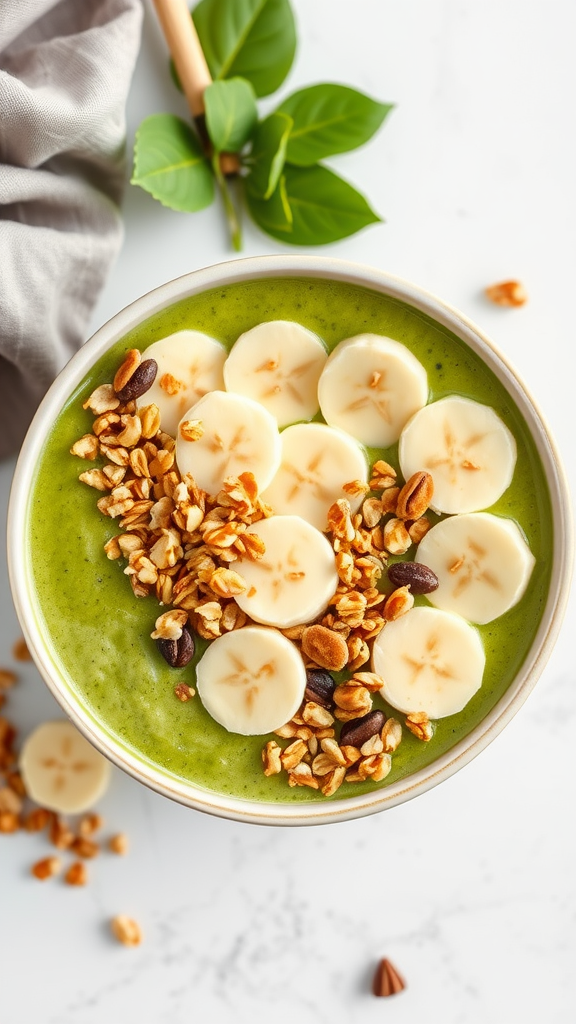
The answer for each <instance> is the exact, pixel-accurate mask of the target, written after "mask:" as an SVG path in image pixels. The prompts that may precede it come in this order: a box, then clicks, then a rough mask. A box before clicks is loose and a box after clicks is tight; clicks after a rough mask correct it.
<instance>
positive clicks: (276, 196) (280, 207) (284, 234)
mask: <svg viewBox="0 0 576 1024" xmlns="http://www.w3.org/2000/svg"><path fill="white" fill-rule="evenodd" d="M246 203H247V206H248V209H249V211H250V214H251V216H252V220H254V221H255V222H256V224H258V226H259V227H260V228H262V230H263V231H265V232H266V234H268V235H272V237H273V238H279V239H280V240H281V241H283V242H291V241H292V239H291V238H290V237H288V236H289V235H290V234H291V232H292V210H291V209H290V204H289V202H288V196H287V194H286V178H285V177H284V175H281V177H280V180H279V182H278V185H277V187H276V189H275V190H274V193H273V195H272V196H271V197H270V199H262V198H261V197H260V196H258V195H256V193H255V192H251V191H250V190H249V189H246Z"/></svg>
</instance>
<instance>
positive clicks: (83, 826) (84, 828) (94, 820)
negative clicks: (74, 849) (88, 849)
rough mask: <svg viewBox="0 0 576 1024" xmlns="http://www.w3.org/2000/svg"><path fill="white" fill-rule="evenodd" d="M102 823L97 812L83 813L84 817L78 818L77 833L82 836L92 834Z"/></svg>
mask: <svg viewBox="0 0 576 1024" xmlns="http://www.w3.org/2000/svg"><path fill="white" fill-rule="evenodd" d="M103 824H104V822H103V821H102V818H101V817H100V815H99V814H94V813H92V814H85V815H84V817H83V818H81V819H80V822H79V825H78V833H79V835H81V836H84V837H86V836H92V835H94V833H95V832H98V830H99V829H101V828H102V825H103Z"/></svg>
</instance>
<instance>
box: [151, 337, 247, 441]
mask: <svg viewBox="0 0 576 1024" xmlns="http://www.w3.org/2000/svg"><path fill="white" fill-rule="evenodd" d="M227 355H228V353H227V352H226V349H225V348H224V345H222V344H221V343H220V342H219V341H216V339H215V338H211V337H210V336H209V335H208V334H203V333H202V332H201V331H177V332H176V334H169V335H168V337H166V338H161V339H160V341H155V342H154V343H153V344H152V345H149V346H148V348H147V349H146V351H145V353H144V358H145V359H155V360H156V362H157V363H158V373H157V374H156V379H155V381H154V383H153V384H152V387H151V388H149V389H148V391H146V392H145V394H143V395H142V397H141V398H139V399H138V401H137V403H136V404H137V405H138V406H139V407H142V406H145V405H150V404H151V403H152V402H153V403H154V405H157V406H158V408H159V410H160V426H161V427H162V430H164V431H166V433H167V434H172V436H173V437H176V430H177V428H178V423H179V422H180V420H181V419H182V417H183V415H184V413H185V412H186V410H187V409H189V408H190V406H191V405H194V404H195V402H197V401H198V399H199V398H202V396H203V395H206V394H207V393H208V392H209V391H216V390H223V389H224V377H223V374H222V368H223V366H224V362H225V360H226V356H227Z"/></svg>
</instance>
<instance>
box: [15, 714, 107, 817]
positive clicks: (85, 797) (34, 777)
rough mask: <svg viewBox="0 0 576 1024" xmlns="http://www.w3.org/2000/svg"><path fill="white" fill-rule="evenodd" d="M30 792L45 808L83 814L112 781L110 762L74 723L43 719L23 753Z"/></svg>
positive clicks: (22, 767)
mask: <svg viewBox="0 0 576 1024" xmlns="http://www.w3.org/2000/svg"><path fill="white" fill-rule="evenodd" d="M20 771H21V772H22V778H23V780H24V785H25V786H26V791H27V793H28V794H29V796H31V797H32V799H33V800H34V801H35V802H36V803H37V804H40V806H41V807H47V808H48V810H49V811H57V812H58V813H59V814H80V813H81V812H82V811H87V810H89V809H90V808H91V807H93V806H94V804H95V803H97V801H98V800H99V799H100V797H101V796H102V795H103V794H104V792H105V790H106V787H107V786H108V783H109V781H110V773H111V769H110V763H109V762H108V761H107V760H106V758H105V757H102V754H99V753H98V751H97V750H95V749H94V747H93V746H92V744H91V743H88V740H85V739H84V737H83V736H82V735H81V733H79V732H78V729H76V727H75V726H74V725H72V723H71V722H66V721H56V722H43V723H42V725H39V726H38V727H37V728H36V729H35V730H34V732H32V733H30V735H29V736H28V738H27V739H26V741H25V743H24V746H23V747H22V752H21V754H20Z"/></svg>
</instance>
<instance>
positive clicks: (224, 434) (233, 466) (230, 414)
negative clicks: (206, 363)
mask: <svg viewBox="0 0 576 1024" xmlns="http://www.w3.org/2000/svg"><path fill="white" fill-rule="evenodd" d="M187 420H199V421H200V424H201V430H202V434H201V436H200V437H199V438H198V440H196V441H190V440H188V439H187V436H183V433H182V430H181V429H180V426H179V427H178V430H177V433H176V462H177V463H178V468H179V470H180V472H181V474H182V476H184V475H185V474H186V473H191V474H192V476H193V477H194V479H195V480H196V483H197V484H198V486H199V487H202V488H203V490H205V491H208V494H217V493H218V491H219V490H220V489H221V487H222V483H223V481H224V480H225V478H226V477H227V476H239V475H240V473H246V472H249V473H253V474H254V476H255V478H256V482H257V484H258V488H259V490H260V491H262V490H264V488H265V487H267V486H268V484H269V483H270V481H271V480H272V477H273V476H274V474H275V473H276V471H277V470H278V467H279V465H280V455H281V451H282V449H281V444H280V434H279V433H278V427H277V426H276V420H275V419H274V417H273V416H271V415H270V413H269V412H268V411H267V410H266V409H264V408H263V407H262V406H261V405H259V404H258V402H254V401H252V399H251V398H244V397H243V396H242V395H231V394H229V393H228V392H227V391H211V392H210V394H208V395H205V396H204V398H201V399H200V401H199V402H196V405H194V406H192V408H191V409H188V411H187V412H186V413H185V414H184V417H183V419H182V423H183V424H184V423H185V422H186V421H187ZM184 433H185V434H186V431H185V432H184Z"/></svg>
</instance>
